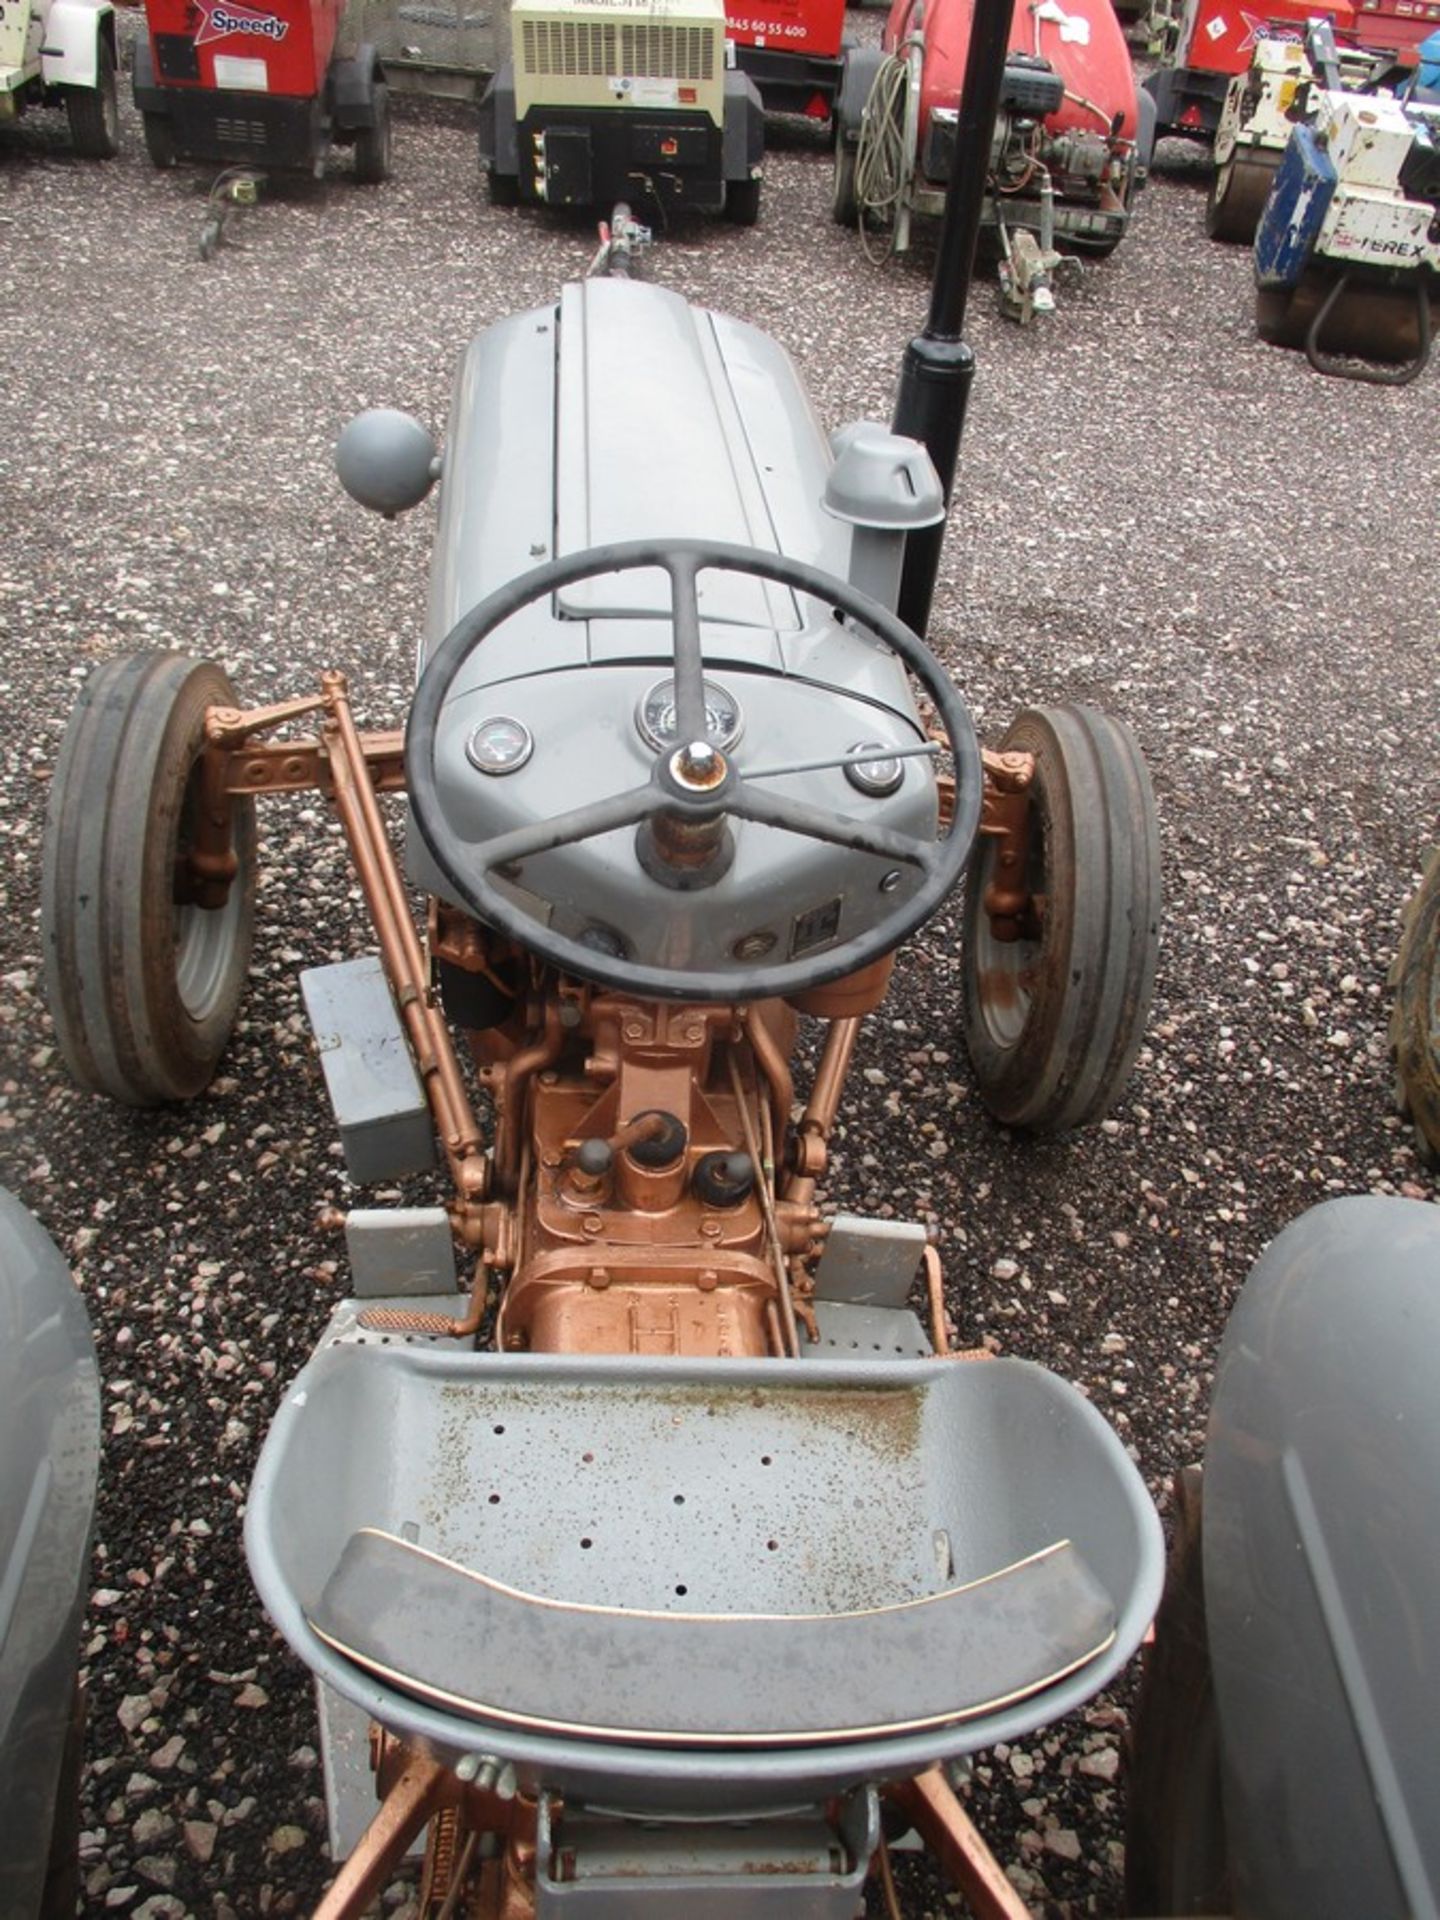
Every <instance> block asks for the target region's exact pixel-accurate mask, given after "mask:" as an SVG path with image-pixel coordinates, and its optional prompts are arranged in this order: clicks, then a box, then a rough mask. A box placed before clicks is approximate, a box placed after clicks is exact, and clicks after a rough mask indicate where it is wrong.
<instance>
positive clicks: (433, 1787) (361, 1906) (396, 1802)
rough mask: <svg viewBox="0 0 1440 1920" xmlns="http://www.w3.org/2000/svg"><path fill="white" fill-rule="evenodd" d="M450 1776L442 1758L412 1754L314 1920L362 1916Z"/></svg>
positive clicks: (421, 1824)
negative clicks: (434, 1758) (441, 1763)
mask: <svg viewBox="0 0 1440 1920" xmlns="http://www.w3.org/2000/svg"><path fill="white" fill-rule="evenodd" d="M450 1779H451V1776H450V1773H449V1770H448V1769H447V1768H445V1767H442V1766H441V1765H440V1763H439V1761H438V1760H431V1759H428V1758H426V1756H424V1755H423V1754H418V1753H417V1754H412V1755H411V1756H410V1757H409V1759H408V1760H407V1761H406V1764H405V1769H404V1771H403V1773H402V1774H401V1775H400V1778H399V1779H398V1780H397V1781H396V1782H395V1784H394V1786H393V1787H392V1788H391V1789H390V1791H389V1792H388V1793H387V1794H386V1796H385V1798H384V1799H383V1800H382V1801H381V1803H380V1805H379V1807H378V1808H377V1809H376V1812H375V1818H374V1819H373V1820H372V1821H371V1822H370V1824H369V1826H368V1827H367V1828H366V1829H365V1832H364V1834H363V1835H362V1836H361V1838H360V1841H359V1844H358V1845H357V1846H356V1848H355V1851H354V1852H353V1853H352V1854H351V1855H350V1858H349V1859H348V1860H347V1861H346V1862H345V1864H344V1866H343V1867H342V1868H341V1869H340V1871H339V1873H338V1874H337V1875H336V1876H335V1879H334V1880H333V1881H332V1882H331V1885H330V1890H329V1892H328V1893H327V1894H326V1895H325V1897H324V1899H323V1900H322V1901H321V1902H320V1904H319V1906H318V1907H316V1909H315V1912H314V1916H313V1920H359V1916H360V1915H361V1914H364V1913H366V1912H367V1911H368V1910H369V1907H370V1904H371V1902H372V1901H373V1900H375V1899H376V1898H377V1897H378V1896H379V1895H380V1894H381V1893H383V1892H384V1890H385V1886H386V1883H387V1882H388V1880H389V1879H390V1876H391V1874H393V1873H394V1871H395V1869H396V1868H397V1867H398V1866H399V1864H400V1862H401V1861H402V1860H403V1859H404V1858H405V1855H406V1853H407V1852H408V1850H409V1847H410V1842H411V1841H412V1840H413V1839H414V1838H415V1836H416V1834H417V1833H419V1831H420V1829H421V1828H422V1827H423V1826H424V1825H425V1823H426V1821H427V1820H428V1819H429V1818H430V1815H431V1814H432V1813H433V1812H434V1811H435V1810H436V1808H437V1807H438V1805H439V1803H440V1800H441V1798H442V1795H443V1793H444V1790H445V1788H446V1786H447V1784H448V1783H449V1781H450Z"/></svg>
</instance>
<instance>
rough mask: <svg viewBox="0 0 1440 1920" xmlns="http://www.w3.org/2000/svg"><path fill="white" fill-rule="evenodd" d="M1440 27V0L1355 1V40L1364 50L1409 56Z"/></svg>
mask: <svg viewBox="0 0 1440 1920" xmlns="http://www.w3.org/2000/svg"><path fill="white" fill-rule="evenodd" d="M1437 28H1440V0H1356V9H1355V38H1356V39H1357V40H1358V41H1359V42H1360V44H1361V46H1362V47H1382V48H1388V49H1390V50H1392V51H1393V52H1395V53H1408V52H1410V51H1411V50H1412V49H1413V48H1415V47H1418V46H1419V44H1420V42H1421V41H1422V40H1425V39H1428V38H1429V36H1430V35H1431V34H1432V33H1434V32H1435V30H1436V29H1437Z"/></svg>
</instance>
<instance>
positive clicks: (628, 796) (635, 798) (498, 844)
mask: <svg viewBox="0 0 1440 1920" xmlns="http://www.w3.org/2000/svg"><path fill="white" fill-rule="evenodd" d="M641 568H658V569H660V570H662V571H663V572H664V573H665V574H667V575H668V577H669V581H670V612H671V633H672V648H673V658H674V686H675V739H674V741H673V743H672V744H670V745H668V746H665V747H662V748H661V749H660V750H659V751H658V752H657V754H656V756H655V763H654V766H653V767H652V769H651V772H650V778H649V779H648V780H647V781H646V782H645V784H644V785H643V786H638V787H632V788H631V789H629V791H627V792H625V793H617V794H614V795H612V796H611V797H609V798H608V799H602V800H591V801H587V802H586V803H585V804H584V805H583V806H579V807H573V808H571V809H569V810H568V811H567V812H564V813H559V814H556V815H554V816H553V817H552V818H551V819H549V820H541V821H537V822H535V823H534V824H533V825H529V826H522V827H516V828H514V829H513V830H510V831H507V832H503V833H499V834H495V835H493V836H492V837H491V838H489V839H486V840H480V841H478V842H477V841H474V840H466V839H465V838H463V837H462V835H460V834H459V833H458V832H457V831H456V830H455V828H454V826H453V825H452V824H451V822H450V820H449V819H448V818H447V817H446V813H445V809H444V806H443V804H442V802H441V799H440V794H439V788H438V784H437V781H436V774H435V750H436V740H437V733H438V728H439V723H440V716H441V713H442V711H443V709H444V706H445V702H446V699H447V697H448V695H449V693H450V689H451V687H452V686H453V685H454V683H455V681H456V678H457V677H458V675H459V674H460V672H461V669H462V668H463V667H464V666H465V664H466V662H467V661H468V660H469V659H470V657H471V655H472V654H473V653H474V652H475V651H476V649H477V648H478V647H479V646H481V645H482V643H483V642H484V641H485V640H486V639H487V638H488V637H489V636H490V635H491V634H492V633H494V632H495V630H496V628H497V627H500V626H502V625H503V624H504V623H505V622H506V621H507V620H509V619H511V618H513V616H514V615H515V614H517V613H519V612H521V611H522V610H523V609H524V608H526V607H528V606H533V605H534V603H535V602H536V601H537V600H543V599H546V598H547V597H548V596H549V595H551V594H554V593H557V592H559V591H561V590H562V589H563V588H566V587H573V586H575V585H576V584H577V583H578V582H580V581H582V580H590V579H594V578H596V577H598V576H600V575H602V574H614V573H632V572H635V571H637V570H639V569H641ZM702 572H718V573H732V574H749V575H752V576H753V577H755V578H757V579H760V580H771V581H774V582H776V583H777V584H778V585H780V586H785V587H790V588H792V589H793V590H794V591H796V592H798V593H803V594H809V595H811V596H813V597H814V598H815V599H817V600H819V601H821V602H822V603H823V604H824V605H826V606H829V607H832V608H834V609H835V611H836V612H837V613H841V614H843V615H844V616H845V617H846V619H847V620H848V621H850V622H852V623H853V624H854V625H855V626H857V627H859V628H861V629H862V630H864V631H868V632H869V633H870V634H871V635H873V637H874V638H875V639H876V640H878V641H880V642H881V643H882V644H883V645H884V646H886V647H888V648H889V649H890V651H891V652H892V653H894V654H896V655H898V656H899V658H900V659H901V660H902V661H903V662H904V663H905V665H906V666H907V667H908V668H909V669H910V671H911V672H912V673H913V674H914V676H915V678H916V679H917V680H918V681H919V683H920V685H921V686H922V687H923V688H924V690H925V692H926V693H927V694H928V695H929V697H930V699H931V700H932V701H933V702H934V704H935V707H936V710H937V711H938V713H939V715H940V720H941V724H942V725H943V727H944V729H945V732H946V734H947V735H948V736H949V740H950V750H951V753H952V755H953V758H954V763H955V811H954V816H953V818H952V820H951V824H950V830H949V833H948V834H947V835H946V836H945V837H944V838H943V839H937V840H927V839H923V838H921V837H919V836H917V835H914V834H908V833H899V832H896V831H895V830H894V829H892V828H889V827H884V826H879V825H868V824H867V823H866V822H865V821H863V820H860V819H854V818H852V817H850V816H849V815H847V814H843V813H837V812H832V811H830V810H829V809H828V808H824V807H816V806H813V805H810V804H808V803H807V802H804V801H800V800H794V799H790V798H787V797H785V796H783V795H780V794H776V793H774V792H771V791H769V790H768V789H767V788H766V787H764V786H761V785H760V784H759V781H760V780H761V779H765V780H770V779H774V778H776V777H778V776H780V775H783V774H786V773H792V772H802V771H810V770H812V769H814V768H815V767H816V766H819V765H825V766H828V765H844V764H845V763H846V762H847V761H856V762H860V763H864V762H866V761H872V760H879V759H890V758H895V757H897V754H899V755H900V756H901V757H903V756H904V750H903V749H895V748H887V749H886V751H885V752H884V753H883V754H882V753H878V752H876V751H874V750H873V749H872V750H870V751H868V752H865V751H853V752H851V753H849V754H843V755H840V756H837V757H833V758H831V759H828V760H825V761H821V762H816V761H813V760H806V761H801V762H798V763H797V764H796V765H795V766H793V767H767V768H765V769H764V770H763V772H761V773H758V774H757V773H755V772H752V773H750V774H744V773H742V772H741V771H740V769H739V768H738V767H737V766H736V765H735V762H734V760H733V758H731V757H730V755H729V753H728V752H727V753H721V752H720V751H719V749H718V748H716V747H715V746H714V744H713V743H712V742H710V741H709V740H708V739H707V736H706V730H705V729H706V719H705V694H704V678H705V662H704V658H703V654H702V651H701V638H700V604H699V597H698V591H697V584H696V582H697V576H698V575H699V574H700V573H702ZM920 751H922V752H924V751H930V749H920ZM405 771H406V782H407V785H408V788H409V795H410V806H411V814H412V818H413V820H414V823H415V826H416V829H417V830H418V832H419V834H420V838H421V840H422V841H423V842H424V844H425V847H426V848H427V849H428V851H429V853H430V856H431V858H432V859H433V860H434V862H435V865H436V867H437V868H438V869H439V871H440V873H441V875H442V876H443V877H444V879H445V880H446V882H447V883H448V885H449V886H450V887H451V888H452V889H453V891H454V896H455V899H456V900H457V901H458V902H460V903H461V904H462V905H463V906H465V907H466V908H467V909H468V910H469V911H470V912H471V913H473V914H475V915H476V916H477V917H478V918H479V919H481V920H483V921H485V922H487V923H488V924H489V925H490V926H492V927H495V928H498V929H499V930H500V931H501V932H502V933H506V934H508V935H509V936H510V937H511V938H512V939H513V940H516V941H518V942H519V943H520V945H521V946H522V947H524V948H526V949H528V950H529V951H531V952H533V953H536V954H539V955H540V956H541V958H542V959H545V960H548V961H550V962H551V963H552V964H553V965H554V966H556V967H558V968H560V969H561V970H562V971H563V972H566V973H573V974H577V975H579V976H580V977H581V978H582V979H588V980H596V981H599V982H600V983H601V984H602V985H604V986H609V987H617V988H620V989H622V990H624V991H627V992H631V993H637V994H641V995H647V996H651V997H655V998H661V999H672V1000H720V1001H728V1000H754V999H761V998H769V997H771V996H783V995H785V994H794V993H802V992H806V991H808V990H810V989H813V988H815V987H820V986H824V985H825V984H826V983H827V982H829V981H831V980H838V979H840V978H841V977H842V976H843V975H845V974H848V973H854V972H856V971H858V970H859V969H860V968H861V967H864V966H868V965H869V964H870V962H871V961H873V960H878V959H879V958H880V957H881V956H882V955H883V954H886V953H889V952H890V950H891V949H892V948H893V947H896V946H898V945H899V943H900V942H901V941H902V940H903V939H904V938H905V937H906V935H907V934H910V933H913V932H914V930H915V929H916V928H917V927H919V926H921V925H923V924H924V922H925V921H926V920H928V919H929V918H930V915H931V914H932V913H934V912H935V911H936V909H937V908H938V907H939V906H940V905H941V903H942V902H943V901H944V899H945V897H946V895H947V894H948V893H949V892H950V890H951V888H952V887H954V885H955V883H956V882H957V881H958V880H959V878H960V876H961V874H962V873H963V872H964V870H965V863H966V860H967V859H968V857H969V854H970V849H971V846H972V844H973V842H974V838H975V833H976V829H977V827H978V825H979V821H980V799H981V767H980V748H979V744H978V742H977V741H976V738H975V728H974V725H973V723H972V721H971V719H970V714H969V710H968V708H967V707H966V705H965V702H964V700H963V699H962V698H961V696H960V694H959V692H958V690H957V689H956V688H955V686H954V685H953V684H952V683H951V681H950V678H949V676H948V675H947V673H946V672H945V669H944V668H943V667H942V666H941V664H940V662H939V661H938V660H937V659H936V658H935V655H934V654H933V653H931V651H930V649H929V648H928V647H927V646H926V645H925V644H924V642H923V641H921V640H919V639H917V638H916V636H915V635H914V634H913V633H912V632H911V631H910V629H909V628H908V627H907V626H906V625H905V624H904V623H903V621H901V620H899V619H897V617H896V616H895V615H894V614H893V613H891V612H890V611H889V610H888V609H887V608H885V607H883V606H881V605H880V603H879V602H878V601H876V600H872V599H871V598H870V597H869V595H868V594H864V593H861V592H860V591H859V590H858V589H856V588H855V587H852V586H850V585H848V584H847V583H846V582H844V581H842V580H838V579H836V578H835V577H834V576H833V575H831V574H828V573H823V572H822V571H821V570H820V569H819V568H818V567H812V566H809V565H807V564H806V563H804V562H802V561H798V560H789V559H786V558H784V557H783V556H782V555H779V554H772V553H763V552H761V551H760V549H758V548H756V547H742V546H734V545H729V544H726V543H722V542H720V541H712V540H665V541H656V540H635V541H626V542H623V543H621V544H617V545H611V546H600V547H590V548H587V549H586V550H585V551H584V552H583V553H578V554H574V555H571V556H568V557H566V558H563V559H558V560H551V561H547V562H546V563H545V564H544V565H543V566H539V567H536V568H535V569H534V570H533V571H532V572H530V573H526V574H522V575H520V576H519V577H518V578H517V579H515V580H512V581H510V582H509V583H508V584H507V585H506V586H503V587H501V588H500V589H499V590H498V592H496V593H492V594H491V595H490V596H489V598H488V599H486V600H483V601H482V602H481V603H480V605H479V606H477V607H474V608H472V609H471V611H470V612H469V613H467V614H466V615H465V616H464V617H463V618H462V619H461V620H459V621H458V622H457V623H456V625H455V626H454V627H453V628H452V629H451V630H450V632H449V633H448V634H447V635H446V636H445V639H444V640H443V641H442V642H441V644H440V646H439V647H438V648H437V649H436V650H435V652H434V654H433V655H432V656H431V658H430V660H429V661H428V662H427V664H426V667H425V671H424V673H423V674H422V675H421V677H420V684H419V686H418V687H417V688H416V691H415V699H414V703H413V705H412V707H411V709H410V719H409V724H408V726H407V728H406V733H405ZM722 818H729V819H732V820H749V821H754V822H755V823H756V824H757V825H762V826H767V827H778V828H780V829H782V830H783V831H785V832H788V833H793V834H797V835H799V836H801V837H802V838H805V839H810V840H819V841H824V842H827V843H829V844H831V845H835V846H842V847H848V848H850V849H852V850H854V851H858V852H862V853H872V854H875V855H876V856H877V857H878V858H880V859H883V860H888V861H890V862H892V863H896V864H899V865H902V866H908V867H913V868H916V869H918V871H919V872H920V873H921V874H922V875H923V879H922V882H921V884H920V886H919V887H918V888H916V889H915V891H914V892H912V893H909V894H907V895H905V896H903V897H901V898H898V899H897V900H896V904H895V906H894V908H893V909H892V910H891V911H889V912H886V913H883V914H882V915H881V917H880V919H879V920H878V921H876V922H875V924H874V925H873V926H871V927H869V928H867V929H866V930H865V931H864V932H863V933H859V934H856V935H854V936H853V937H852V938H850V939H848V940H842V941H841V942H840V944H839V945H838V946H833V947H827V948H826V949H825V950H824V951H823V952H820V953H817V954H815V955H813V956H807V957H803V958H798V959H789V960H779V961H770V962H758V963H753V964H752V963H750V962H743V961H742V962H737V963H736V964H734V965H733V966H727V967H725V968H724V969H723V970H722V969H718V968H717V969H712V970H709V971H697V970H694V969H691V968H686V967H679V966H654V965H642V964H640V963H638V962H636V961H632V960H628V959H624V958H621V957H619V956H616V955H614V954H607V953H604V952H601V951H599V950H598V949H596V948H592V947H590V946H587V945H586V944H585V943H584V942H582V941H580V940H578V939H575V938H572V937H571V936H569V935H567V934H562V933H557V932H556V931H555V930H554V929H553V928H551V927H548V926H544V925H542V924H540V923H539V922H538V921H537V920H535V919H534V918H533V917H532V916H531V915H530V914H528V913H526V912H525V911H524V910H523V909H522V908H521V907H519V906H517V905H516V904H515V902H514V900H513V899H511V898H510V897H509V896H508V895H507V894H506V893H505V892H504V891H503V890H502V889H501V888H500V887H499V886H497V885H496V883H495V880H494V878H493V876H494V874H495V871H496V869H497V868H500V867H504V866H507V865H510V864H512V863H514V862H518V861H523V860H528V859H533V858H535V857H536V856H537V855H539V854H543V853H549V852H552V851H553V850H554V849H555V848H557V847H564V846H572V845H574V844H576V843H577V842H579V841H582V840H590V839H594V838H595V837H596V836H597V835H599V834H604V833H613V832H615V831H616V830H617V829H618V828H621V827H639V826H642V825H644V826H646V827H647V828H649V829H651V830H653V829H654V828H655V827H656V825H657V822H660V823H665V824H668V825H670V827H671V829H672V831H673V829H674V827H675V826H677V825H678V828H679V830H680V833H681V834H682V835H683V834H684V833H685V831H686V830H687V829H700V828H703V827H704V826H706V825H707V824H710V823H714V822H716V821H717V820H720V819H722Z"/></svg>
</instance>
